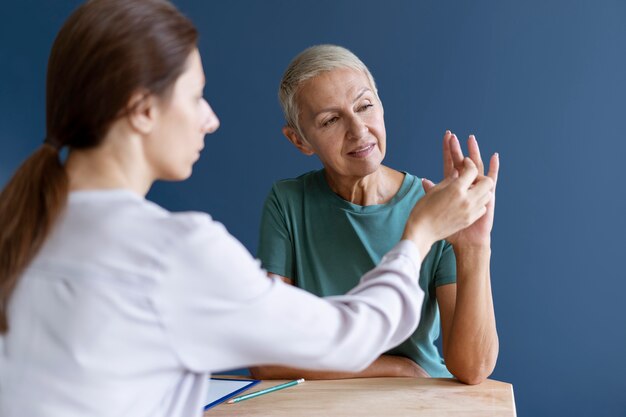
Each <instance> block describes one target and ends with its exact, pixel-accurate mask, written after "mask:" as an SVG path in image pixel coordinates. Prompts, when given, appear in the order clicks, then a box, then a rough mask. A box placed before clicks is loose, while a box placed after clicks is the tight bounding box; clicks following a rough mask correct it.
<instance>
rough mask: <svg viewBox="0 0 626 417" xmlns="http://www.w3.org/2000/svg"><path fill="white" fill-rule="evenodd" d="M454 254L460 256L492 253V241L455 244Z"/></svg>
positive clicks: (453, 245) (453, 244)
mask: <svg viewBox="0 0 626 417" xmlns="http://www.w3.org/2000/svg"><path fill="white" fill-rule="evenodd" d="M452 247H453V248H454V253H455V254H456V255H457V256H458V255H461V254H462V255H465V254H467V255H478V254H484V253H489V254H490V253H491V239H487V240H486V241H483V242H454V243H452Z"/></svg>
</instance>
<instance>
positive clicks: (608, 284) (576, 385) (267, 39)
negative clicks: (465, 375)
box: [0, 0, 626, 416]
mask: <svg viewBox="0 0 626 417" xmlns="http://www.w3.org/2000/svg"><path fill="white" fill-rule="evenodd" d="M176 3H177V4H178V5H179V6H180V8H181V9H182V10H183V11H185V12H186V13H187V14H188V15H189V16H190V17H191V18H192V19H193V20H194V21H195V22H196V24H197V26H198V27H199V29H200V32H201V42H200V49H201V53H202V55H203V59H204V65H205V70H206V74H207V78H208V83H207V88H206V96H207V98H208V100H209V102H210V103H211V104H212V105H213V107H214V109H215V111H216V112H217V113H218V115H219V116H220V118H221V121H222V127H221V128H220V130H219V131H218V132H217V133H216V134H214V135H212V136H209V137H208V138H207V146H206V148H205V151H204V154H203V158H202V159H201V161H200V162H198V164H197V165H196V167H195V172H194V176H193V177H192V178H191V179H190V180H188V181H186V182H184V183H179V184H166V183H162V184H157V185H156V186H155V187H154V188H153V190H152V192H151V193H150V197H151V198H152V199H154V200H156V201H157V202H159V203H161V204H162V205H164V206H166V207H168V208H170V209H173V210H187V209H197V210H204V211H208V212H209V213H211V214H212V215H213V216H214V217H215V218H216V219H217V220H219V221H221V222H223V223H225V225H226V226H227V227H228V229H229V230H230V231H231V233H233V234H234V235H235V236H236V237H237V238H239V239H240V240H241V241H243V243H244V244H245V245H246V246H247V247H248V248H249V249H250V250H251V251H253V252H254V251H255V249H256V239H257V225H258V221H259V212H260V209H261V205H262V202H263V199H264V197H265V194H266V193H267V191H268V189H269V187H270V185H271V183H272V182H273V181H274V180H276V179H279V178H285V177H291V176H295V175H297V174H299V173H302V172H304V171H307V170H310V169H314V168H316V167H318V166H319V164H318V162H317V161H316V160H315V159H313V158H306V157H304V156H302V155H300V154H299V153H298V152H297V151H296V150H295V148H293V147H292V146H291V145H289V144H288V142H287V141H286V140H285V139H284V138H283V137H282V136H281V133H280V128H281V125H282V117H281V113H280V109H279V106H278V104H277V99H276V87H277V84H278V81H279V78H280V76H281V74H282V71H283V70H284V68H285V66H286V65H287V63H288V62H289V61H290V59H291V58H292V57H293V56H294V55H295V54H296V53H297V52H299V51H300V50H302V49H303V48H304V47H306V46H309V45H312V44H317V43H324V42H332V43H337V44H341V45H344V46H346V47H348V48H350V49H352V50H353V51H354V52H355V53H356V54H357V55H359V56H360V57H361V58H362V59H363V60H364V62H365V63H366V64H367V65H368V66H369V67H370V69H371V70H372V72H373V74H374V76H375V78H376V80H377V82H378V86H379V90H380V93H381V97H382V99H383V102H384V105H385V110H386V113H385V116H386V124H387V138H388V146H389V147H388V156H387V159H386V163H387V164H388V165H390V166H392V167H395V168H398V169H404V170H408V171H411V172H413V173H415V174H417V175H420V176H428V177H430V178H433V179H437V178H440V176H441V174H440V173H441V161H440V159H441V157H440V143H441V137H442V134H443V132H444V130H445V129H452V130H453V131H455V132H456V133H457V134H459V136H466V135H468V134H470V133H475V134H476V135H477V137H478V139H479V141H480V143H481V145H482V148H483V150H484V152H485V153H491V152H494V151H498V152H500V156H501V164H502V167H501V175H500V183H499V189H498V205H497V210H496V225H495V230H494V234H493V246H494V249H493V261H492V274H493V292H494V298H495V307H496V314H497V320H498V329H499V334H500V346H501V347H500V357H499V361H498V365H497V368H496V371H495V373H494V374H493V378H496V379H501V380H504V381H509V382H511V383H513V384H514V387H515V396H516V400H517V407H518V411H519V414H520V415H527V416H551V415H564V416H565V415H567V416H587V415H594V416H618V415H619V416H624V415H626V396H625V395H624V391H625V388H626V383H625V382H624V376H625V375H626V359H625V358H624V356H625V354H626V311H625V308H624V304H625V303H624V301H623V299H624V294H625V293H626V273H625V272H624V271H625V268H624V263H623V260H624V258H623V256H624V248H625V245H624V235H625V234H626V221H625V220H624V219H625V217H626V215H625V214H626V190H625V187H624V185H623V182H622V178H621V177H619V176H620V175H622V176H623V173H624V168H623V167H624V163H623V160H624V157H625V156H626V140H625V139H624V134H623V132H622V130H623V124H624V120H626V117H625V116H624V110H625V109H626V105H625V104H624V98H625V97H626V24H624V21H625V20H626V3H624V2H622V1H608V0H607V1H604V0H600V1H594V2H591V1H588V2H584V1H526V2H521V1H516V2H513V1H497V0H493V1H490V2H486V1H472V2H469V1H461V0H457V1H435V0H428V1H419V2H418V1H410V0H406V1H386V2H382V1H374V0H359V1H356V0H351V1H338V0H317V1H306V2H305V1H294V2H292V1H287V0H266V1H254V2H253V1H249V2H244V1H226V0H222V1H210V2H209V1H199V0H195V1H193V0H185V1H183V0H180V1H177V2H176ZM76 4H78V2H77V1H53V0H47V1H44V0H27V1H26V0H25V1H20V2H10V3H7V4H3V7H2V18H0V19H1V24H0V42H1V43H0V45H1V49H0V185H1V184H4V183H5V182H6V181H7V179H8V178H9V176H10V174H11V172H12V171H13V170H14V169H15V168H16V167H17V165H18V163H19V161H20V160H22V159H23V158H25V157H26V155H28V154H29V153H30V152H31V151H32V150H33V149H34V148H35V147H36V146H38V144H39V142H40V140H41V139H42V138H43V136H44V133H45V132H44V91H45V90H44V81H45V68H46V62H47V56H48V52H49V48H50V46H51V44H52V41H53V39H54V35H55V33H56V32H57V30H58V29H59V27H60V25H61V24H62V22H63V21H64V19H65V18H66V17H67V15H68V14H69V12H70V11H71V10H72V9H73V8H74V6H75V5H76Z"/></svg>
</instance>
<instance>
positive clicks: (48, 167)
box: [0, 144, 68, 333]
mask: <svg viewBox="0 0 626 417" xmlns="http://www.w3.org/2000/svg"><path fill="white" fill-rule="evenodd" d="M67 182H68V181H67V175H66V173H65V169H64V168H63V165H61V161H60V160H59V151H58V150H57V149H56V148H55V147H54V146H52V145H49V144H44V145H42V146H41V148H39V149H38V150H37V151H36V152H35V153H34V154H33V155H31V156H30V158H28V159H27V160H26V161H25V162H24V163H23V164H22V166H21V167H20V168H19V169H18V171H17V172H16V173H15V174H14V175H13V178H11V180H10V181H9V183H8V184H7V185H6V187H5V188H4V190H2V193H1V194H0V277H1V280H0V332H1V333H4V332H6V331H7V330H8V324H7V317H6V310H7V304H8V301H9V300H8V299H9V296H10V295H11V293H12V292H13V289H14V288H15V285H16V283H17V278H18V276H19V275H20V273H21V272H22V271H23V270H24V268H25V267H26V266H27V265H28V264H29V263H30V261H31V260H32V259H33V257H34V256H35V254H36V253H37V251H38V250H39V248H40V247H41V244H42V243H43V242H44V240H45V238H46V236H47V235H48V232H49V230H50V228H51V227H52V225H53V224H54V221H55V219H56V218H57V216H58V215H59V213H60V212H61V211H62V210H63V207H64V205H65V201H66V199H67Z"/></svg>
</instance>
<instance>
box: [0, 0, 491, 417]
mask: <svg viewBox="0 0 626 417" xmlns="http://www.w3.org/2000/svg"><path fill="white" fill-rule="evenodd" d="M196 38H197V33H196V30H195V28H194V27H193V25H192V24H191V22H190V21H189V20H188V19H186V18H185V17H184V16H182V15H181V14H180V13H179V12H178V11H177V10H176V8H175V7H174V6H172V5H171V4H170V3H168V2H166V1H163V0H93V1H90V2H87V3H85V4H84V5H82V6H81V7H79V8H78V9H77V10H76V11H75V12H74V13H73V14H72V15H71V16H70V17H69V19H68V20H67V22H66V23H65V24H64V26H63V28H62V29H61V31H60V32H59V34H58V36H57V38H56V40H55V42H54V45H53V47H52V51H51V55H50V60H49V64H48V76H47V101H46V110H47V113H46V115H47V137H46V140H45V143H44V144H43V145H42V146H41V147H40V148H39V149H37V150H36V151H35V152H34V153H33V155H31V157H30V158H29V159H27V160H26V161H25V162H24V164H23V165H22V166H21V167H20V168H19V169H18V170H17V172H16V173H15V174H14V176H13V178H12V179H11V180H10V181H9V182H8V184H7V185H6V187H5V188H4V190H3V191H2V194H1V195H0V231H1V233H0V415H2V416H3V417H11V416H18V415H19V416H35V415H46V416H63V417H72V416H81V417H82V416H121V415H126V416H136V417H141V416H146V417H147V416H151V417H154V416H193V415H196V416H198V415H200V414H201V411H202V405H203V399H204V398H203V396H204V392H205V388H206V384H207V376H208V375H209V374H210V373H211V372H212V371H213V370H216V369H224V368H235V367H246V366H251V365H260V364H281V365H286V366H293V367H301V368H307V367H309V368H310V367H314V368H317V369H345V370H358V369H362V368H364V367H365V366H367V365H368V364H369V363H370V362H371V361H372V360H374V359H375V358H376V357H377V356H379V355H380V354H381V353H382V352H384V351H385V350H387V349H389V348H391V347H392V346H394V345H397V344H399V343H400V342H401V341H402V340H404V339H405V338H406V337H407V336H408V335H409V334H411V332H412V331H413V330H414V329H415V328H416V326H417V324H418V322H419V315H420V308H421V303H422V297H423V293H422V291H421V289H420V288H419V286H418V282H417V280H418V275H419V269H420V263H419V262H418V260H421V259H423V255H424V254H425V253H426V252H427V251H428V248H429V247H430V245H431V244H432V243H433V242H435V241H436V240H439V239H442V238H444V237H446V236H448V235H450V234H452V233H454V232H456V231H457V230H459V229H461V228H464V227H466V226H468V225H469V224H471V223H472V222H473V221H475V220H476V219H478V218H479V217H480V216H482V214H483V213H484V212H485V205H486V204H487V202H488V201H489V200H490V195H491V193H492V188H493V181H491V180H490V179H489V178H487V177H482V176H478V175H477V169H476V167H475V166H474V164H473V163H472V162H471V160H469V159H466V160H465V166H464V169H462V170H461V171H462V172H460V173H459V174H458V175H456V176H455V177H454V178H450V179H448V180H446V181H444V183H442V184H439V185H437V186H433V184H427V187H428V188H429V189H430V191H429V193H428V195H427V196H426V197H425V198H423V199H422V200H420V201H419V202H418V203H417V204H416V206H415V208H414V209H413V212H412V214H411V216H410V218H409V220H408V223H407V226H406V229H405V232H404V235H403V239H402V241H400V242H399V243H398V245H397V246H395V247H394V248H393V249H392V250H391V251H390V252H389V253H388V254H387V256H386V257H385V258H384V259H383V260H382V262H381V264H380V265H379V266H378V267H377V268H375V269H374V270H372V271H370V272H369V273H368V274H366V275H365V276H364V277H363V279H362V280H361V282H360V284H359V285H358V286H357V287H355V288H354V290H352V291H351V292H350V293H349V294H347V295H345V296H341V297H333V298H332V299H322V298H317V297H315V296H313V295H311V294H309V293H306V292H304V291H301V290H299V289H297V288H294V287H292V286H289V285H285V284H284V283H282V282H281V281H280V280H278V279H268V278H264V276H265V273H264V271H262V270H261V269H260V268H259V266H258V263H257V262H256V261H255V260H254V259H253V258H252V257H251V256H250V254H249V253H248V252H247V251H246V250H245V248H244V247H243V246H242V245H241V244H240V243H239V242H237V240H236V239H234V238H233V237H232V236H230V235H229V234H228V233H227V231H226V230H225V229H224V227H223V226H222V225H220V224H219V223H216V222H214V221H213V220H212V219H211V218H210V216H208V215H207V214H203V213H192V212H186V213H170V212H168V211H166V210H165V209H163V208H161V207H159V206H157V205H155V204H154V203H151V202H149V201H147V200H146V199H145V195H146V193H147V192H148V190H149V189H150V187H151V185H152V183H153V182H154V181H155V180H158V179H162V180H183V179H185V178H187V177H189V176H190V175H191V172H192V166H193V164H194V162H195V161H196V160H197V159H198V157H199V155H200V151H201V150H202V149H203V147H204V137H205V135H206V134H209V133H212V132H214V131H215V130H216V129H217V128H218V126H219V121H218V119H217V117H216V115H215V114H214V113H213V111H212V110H211V108H210V107H209V105H208V103H207V102H206V101H205V100H204V98H203V94H202V91H203V87H204V74H203V70H202V64H201V60H200V55H199V53H198V50H197V48H196ZM62 148H67V149H68V157H67V159H66V160H65V161H61V158H60V156H59V150H60V149H62Z"/></svg>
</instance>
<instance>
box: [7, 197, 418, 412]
mask: <svg viewBox="0 0 626 417" xmlns="http://www.w3.org/2000/svg"><path fill="white" fill-rule="evenodd" d="M419 259H420V257H419V253H418V251H417V247H416V246H415V245H414V244H413V243H411V242H408V241H403V242H400V244H398V245H397V246H396V247H395V248H394V249H393V250H392V251H391V252H390V253H389V254H388V255H387V256H386V257H385V258H384V259H383V261H382V262H381V264H380V265H379V266H378V267H377V268H376V269H374V270H373V271H371V272H370V273H369V274H367V275H366V276H365V277H364V278H363V279H362V281H361V283H360V284H359V286H358V287H356V288H355V289H354V290H353V291H351V292H350V293H349V294H348V295H345V296H337V297H328V298H325V299H321V298H317V297H315V296H313V295H311V294H309V293H307V292H304V291H302V290H299V289H297V288H295V287H293V286H289V285H286V284H284V283H282V282H281V281H280V280H278V279H269V278H267V277H266V274H265V271H263V270H262V269H260V267H259V263H258V261H256V260H254V259H253V258H252V257H251V256H250V254H249V253H248V252H247V250H246V249H245V248H244V247H243V246H242V245H241V244H240V243H239V242H238V241H237V240H236V239H234V238H233V237H232V236H231V235H229V234H228V232H227V231H226V230H225V228H224V227H223V226H222V225H221V224H219V223H217V222H215V221H213V220H211V218H210V217H209V216H208V215H206V214H201V213H192V212H188V213H177V214H175V213H170V212H168V211H166V210H164V209H163V208H161V207H159V206H157V205H155V204H153V203H151V202H149V201H147V200H145V199H143V198H142V197H140V196H138V195H136V194H134V193H132V192H130V191H127V190H105V191H102V190H100V191H80V192H73V193H70V195H69V199H68V205H67V208H66V210H65V212H64V214H63V215H62V216H61V217H60V218H59V220H58V222H57V223H56V225H55V228H54V229H53V231H52V233H51V234H50V236H49V238H48V239H47V241H46V242H45V244H44V246H43V247H42V249H41V251H40V252H39V254H38V255H37V256H36V258H35V259H34V261H33V262H32V263H31V265H29V267H28V268H27V270H26V271H25V272H24V273H23V275H22V277H21V278H20V281H19V284H18V286H17V288H16V290H15V292H14V293H13V296H12V298H11V300H10V303H9V311H8V314H9V316H8V317H9V326H10V330H9V332H8V333H6V334H4V335H1V336H0V416H2V417H13V416H50V417H57V416H58V417H74V416H76V417H85V416H90V417H97V416H133V417H159V416H164V417H165V416H168V417H183V416H184V417H191V416H199V415H201V412H202V407H203V405H204V395H205V391H206V384H207V382H208V380H207V379H208V376H209V375H210V373H211V372H212V371H215V370H223V369H229V368H239V367H247V366H249V365H260V364H282V365H287V366H293V367H301V368H316V369H336V370H359V369H362V368H364V367H366V366H367V365H368V364H369V363H370V362H371V361H372V360H374V359H375V358H376V357H377V356H378V355H380V354H381V353H382V352H384V351H386V350H388V349H390V348H391V347H393V346H395V345H397V344H399V343H401V342H402V341H403V340H405V339H406V338H407V337H408V336H409V335H410V334H411V333H412V332H413V331H414V330H415V328H416V327H417V324H418V322H419V314H420V310H421V304H422V300H423V292H422V290H421V289H420V288H419V285H418V277H419V268H420V265H419V263H418V260H419ZM344 261H345V262H349V261H350V260H349V259H345V260H344Z"/></svg>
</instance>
